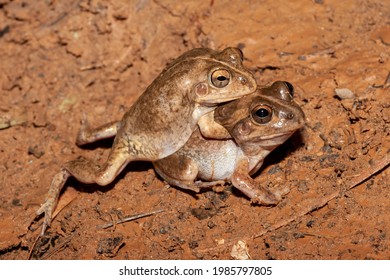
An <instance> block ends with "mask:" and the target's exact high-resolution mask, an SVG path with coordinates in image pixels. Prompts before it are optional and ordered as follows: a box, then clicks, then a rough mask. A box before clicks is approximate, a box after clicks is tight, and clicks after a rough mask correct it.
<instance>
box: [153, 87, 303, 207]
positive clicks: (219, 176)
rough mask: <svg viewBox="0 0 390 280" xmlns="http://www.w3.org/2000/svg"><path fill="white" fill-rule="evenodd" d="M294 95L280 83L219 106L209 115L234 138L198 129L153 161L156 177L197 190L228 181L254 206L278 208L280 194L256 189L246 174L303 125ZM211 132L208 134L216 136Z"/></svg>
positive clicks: (251, 173) (301, 114)
mask: <svg viewBox="0 0 390 280" xmlns="http://www.w3.org/2000/svg"><path fill="white" fill-rule="evenodd" d="M293 91H294V88H293V87H292V85H291V84H290V83H288V82H281V81H278V82H275V83H273V84H272V85H271V86H270V87H266V88H259V89H258V90H257V91H256V92H254V93H252V94H250V95H247V96H244V97H242V98H240V99H238V100H235V101H232V102H229V103H227V104H224V105H221V106H219V107H218V108H217V109H216V110H215V111H214V112H213V113H214V121H215V122H216V123H218V124H219V125H220V126H221V128H222V132H223V129H225V130H227V132H228V133H229V134H230V135H231V137H232V138H233V139H225V140H215V139H210V138H205V137H204V136H203V135H202V134H201V133H200V131H199V130H196V131H195V132H194V133H193V134H192V136H191V138H190V139H189V140H188V141H187V143H186V144H185V145H184V146H183V147H182V148H181V149H180V150H179V151H177V152H176V153H174V154H172V155H170V156H168V157H166V158H164V159H161V160H158V161H156V162H154V163H153V164H154V166H155V169H156V171H157V173H159V174H160V176H161V177H162V178H163V179H164V180H166V181H167V182H168V183H169V184H171V185H173V186H178V187H181V188H185V189H190V190H193V191H196V192H198V191H199V189H200V188H203V187H210V186H214V185H217V184H223V183H224V182H226V181H228V182H231V183H232V184H233V186H234V187H236V188H237V189H239V190H240V191H242V192H243V193H244V194H245V195H247V196H248V197H249V198H250V199H251V201H252V202H253V203H257V204H262V205H273V204H277V203H278V202H279V200H280V199H281V196H280V193H272V192H270V191H269V190H267V189H266V188H263V187H261V186H257V184H256V183H255V181H254V180H253V179H252V178H251V177H250V175H253V174H254V173H255V172H256V171H258V170H259V168H260V167H261V165H262V163H263V160H264V158H265V157H266V156H267V155H268V154H269V153H270V152H271V151H272V150H273V149H275V148H276V147H277V146H279V145H281V144H282V143H283V142H285V141H286V140H287V139H288V138H289V137H290V136H291V135H292V134H293V133H294V132H295V131H296V130H298V129H300V128H301V127H302V126H303V124H304V114H303V111H302V110H301V108H300V107H299V106H298V105H297V104H296V103H295V102H294V101H293ZM206 123H207V122H206ZM215 127H216V128H218V126H214V128H215ZM214 128H213V129H211V130H210V131H214V132H215V131H216V130H215V129H214ZM206 131H207V129H206ZM217 131H218V129H217ZM216 135H223V133H216ZM222 138H223V137H222ZM196 179H200V180H202V181H196Z"/></svg>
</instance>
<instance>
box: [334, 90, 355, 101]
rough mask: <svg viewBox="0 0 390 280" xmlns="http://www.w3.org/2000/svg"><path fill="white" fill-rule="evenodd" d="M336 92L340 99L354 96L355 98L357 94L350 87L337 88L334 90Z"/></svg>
mask: <svg viewBox="0 0 390 280" xmlns="http://www.w3.org/2000/svg"><path fill="white" fill-rule="evenodd" d="M334 92H335V93H336V95H337V96H338V97H339V98H340V99H353V98H355V94H354V93H353V92H352V91H351V90H350V89H347V88H336V89H335V90H334Z"/></svg>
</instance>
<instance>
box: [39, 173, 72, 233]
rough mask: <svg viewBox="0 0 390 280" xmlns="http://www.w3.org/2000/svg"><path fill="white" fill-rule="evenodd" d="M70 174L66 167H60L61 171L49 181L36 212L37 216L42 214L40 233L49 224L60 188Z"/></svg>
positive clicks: (43, 231)
mask: <svg viewBox="0 0 390 280" xmlns="http://www.w3.org/2000/svg"><path fill="white" fill-rule="evenodd" d="M70 175H71V174H70V173H69V172H68V171H67V170H66V169H64V168H62V169H61V171H60V172H58V173H57V174H56V175H55V176H54V178H53V180H52V181H51V185H50V189H49V192H48V193H47V196H46V200H45V202H44V203H43V204H42V205H41V207H40V208H39V209H38V211H37V212H36V215H37V216H40V215H41V214H44V218H43V225H42V231H41V235H44V234H45V231H46V229H47V228H48V227H49V226H50V224H51V220H52V215H53V212H54V210H55V208H56V206H57V202H58V197H59V195H60V192H61V189H62V188H63V186H64V185H65V182H66V180H67V179H68V178H69V177H70Z"/></svg>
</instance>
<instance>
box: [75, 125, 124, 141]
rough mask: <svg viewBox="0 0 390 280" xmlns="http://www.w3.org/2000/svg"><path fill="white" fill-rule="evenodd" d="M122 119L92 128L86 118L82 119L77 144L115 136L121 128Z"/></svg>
mask: <svg viewBox="0 0 390 280" xmlns="http://www.w3.org/2000/svg"><path fill="white" fill-rule="evenodd" d="M119 126H120V121H116V122H110V123H107V124H104V125H102V126H99V127H96V128H91V127H90V126H89V123H88V121H87V119H86V118H84V119H83V120H82V121H81V127H80V130H79V133H78V134H77V138H76V145H77V146H81V145H84V144H89V143H93V142H96V141H98V140H101V139H107V138H111V137H114V136H115V135H116V133H117V131H118V130H119Z"/></svg>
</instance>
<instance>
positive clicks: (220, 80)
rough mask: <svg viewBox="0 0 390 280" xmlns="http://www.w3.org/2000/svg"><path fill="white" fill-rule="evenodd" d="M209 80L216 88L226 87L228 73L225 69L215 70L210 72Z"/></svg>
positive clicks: (228, 77)
mask: <svg viewBox="0 0 390 280" xmlns="http://www.w3.org/2000/svg"><path fill="white" fill-rule="evenodd" d="M211 82H212V83H213V85H214V86H216V87H217V88H223V87H226V86H227V85H228V84H229V82H230V73H229V71H227V70H225V69H218V70H215V71H214V72H213V73H212V74H211Z"/></svg>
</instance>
